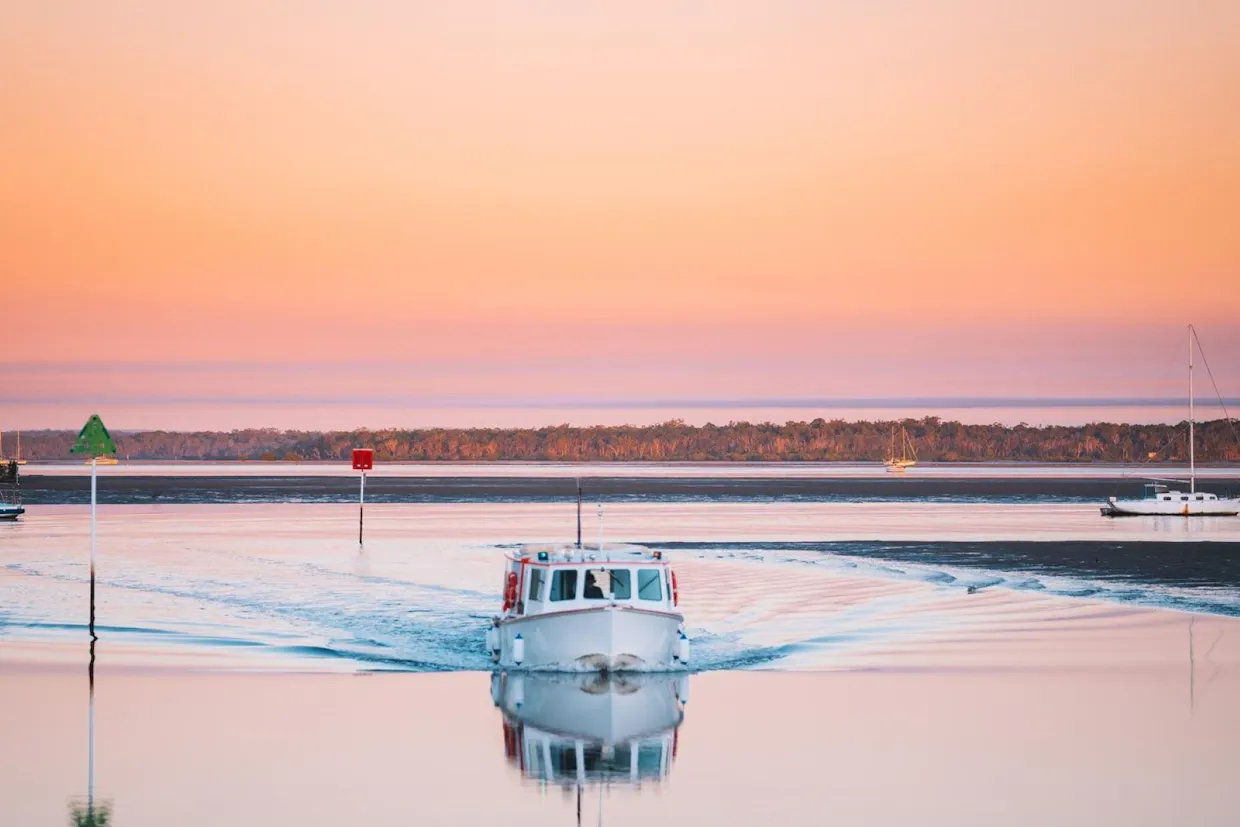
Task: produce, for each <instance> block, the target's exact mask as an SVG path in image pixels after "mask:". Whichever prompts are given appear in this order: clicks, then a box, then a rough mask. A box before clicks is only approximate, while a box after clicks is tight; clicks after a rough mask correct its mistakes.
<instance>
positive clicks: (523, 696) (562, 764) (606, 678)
mask: <svg viewBox="0 0 1240 827" xmlns="http://www.w3.org/2000/svg"><path fill="white" fill-rule="evenodd" d="M688 681H689V677H688V675H684V674H682V675H679V676H673V675H667V674H662V675H641V674H633V673H629V674H624V675H617V674H599V673H590V674H580V675H577V674H563V673H561V674H538V673H520V674H516V673H514V674H509V673H504V672H500V673H496V674H494V675H492V676H491V698H492V700H493V701H494V702H495V705H496V706H498V707H499V708H500V710H501V711H502V712H503V715H504V750H505V752H506V753H507V757H508V761H509V763H511V764H512V765H513V766H515V767H517V768H518V769H520V771H521V774H522V776H523V777H524V778H526V779H527V780H531V781H539V782H544V783H547V784H558V785H561V786H563V787H564V788H565V789H571V788H573V787H577V790H578V796H579V798H580V790H581V787H582V786H584V785H590V784H602V785H609V784H631V785H641V784H642V783H643V782H646V781H660V780H662V779H663V778H664V777H665V776H666V775H667V774H668V773H669V772H670V771H671V769H672V761H673V760H674V759H675V757H676V747H677V727H679V726H680V722H681V721H682V720H684V714H685V713H684V709H685V703H686V702H687V701H688V691H689V683H688ZM578 804H579V806H580V800H579V802H578Z"/></svg>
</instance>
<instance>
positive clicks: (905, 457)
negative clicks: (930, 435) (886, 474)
mask: <svg viewBox="0 0 1240 827" xmlns="http://www.w3.org/2000/svg"><path fill="white" fill-rule="evenodd" d="M910 454H911V456H910ZM916 464H917V450H916V449H915V448H914V447H913V443H912V441H911V440H910V439H909V438H908V431H907V430H905V428H904V426H903V425H901V426H900V456H898V457H897V456H896V428H895V426H894V425H893V426H891V447H890V448H889V449H888V450H887V459H886V460H885V461H884V462H883V465H885V466H886V467H887V470H888V471H890V472H891V473H893V474H902V473H904V472H905V471H906V470H907V469H909V468H912V467H913V466H914V465H916Z"/></svg>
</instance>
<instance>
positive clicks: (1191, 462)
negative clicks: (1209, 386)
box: [1188, 324, 1197, 494]
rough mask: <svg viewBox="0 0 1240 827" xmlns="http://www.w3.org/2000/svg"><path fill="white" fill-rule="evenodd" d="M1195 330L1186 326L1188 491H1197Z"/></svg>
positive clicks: (1193, 492)
mask: <svg viewBox="0 0 1240 827" xmlns="http://www.w3.org/2000/svg"><path fill="white" fill-rule="evenodd" d="M1196 333H1197V331H1195V330H1193V326H1192V325H1191V324H1190V325H1189V326H1188V493H1190V494H1195V493H1196V492H1197V462H1196V458H1195V457H1194V455H1193V443H1194V442H1195V440H1194V439H1193V336H1195V335H1196Z"/></svg>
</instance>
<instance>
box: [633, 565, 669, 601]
mask: <svg viewBox="0 0 1240 827" xmlns="http://www.w3.org/2000/svg"><path fill="white" fill-rule="evenodd" d="M637 596H638V598H640V599H641V600H662V599H663V587H662V585H661V584H660V583H659V570H658V569H642V570H641V571H639V572H638V573H637Z"/></svg>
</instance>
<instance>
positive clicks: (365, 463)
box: [353, 448, 375, 471]
mask: <svg viewBox="0 0 1240 827" xmlns="http://www.w3.org/2000/svg"><path fill="white" fill-rule="evenodd" d="M374 467H375V449H374V448H354V449H353V470H354V471H370V470H371V469H373V468H374Z"/></svg>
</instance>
